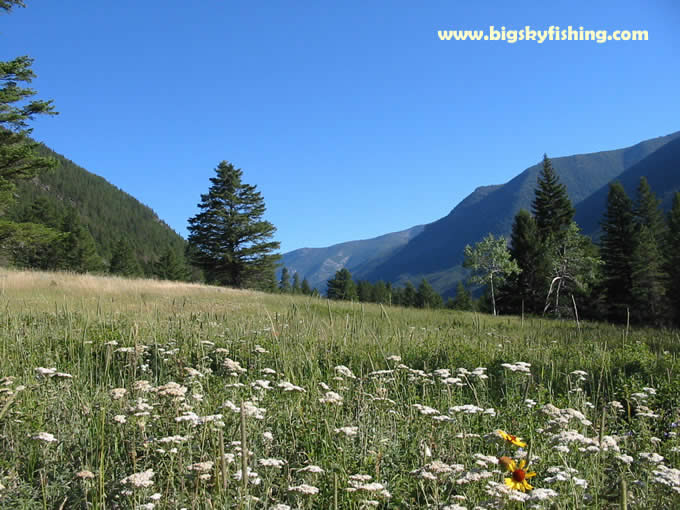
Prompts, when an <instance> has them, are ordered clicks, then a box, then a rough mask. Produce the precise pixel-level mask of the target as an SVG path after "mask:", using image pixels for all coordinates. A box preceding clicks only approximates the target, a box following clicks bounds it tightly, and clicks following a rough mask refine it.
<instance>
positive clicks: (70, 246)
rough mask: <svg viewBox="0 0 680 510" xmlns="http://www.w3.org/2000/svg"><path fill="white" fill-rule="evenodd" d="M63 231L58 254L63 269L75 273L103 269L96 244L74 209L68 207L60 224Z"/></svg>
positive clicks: (102, 262)
mask: <svg viewBox="0 0 680 510" xmlns="http://www.w3.org/2000/svg"><path fill="white" fill-rule="evenodd" d="M61 230H62V231H63V232H64V237H63V241H62V244H61V250H60V251H61V253H60V254H59V259H60V265H61V267H62V268H63V269H68V270H70V271H75V272H77V273H90V272H98V271H104V268H105V265H104V261H103V260H102V258H101V257H100V256H99V253H97V245H96V243H95V241H94V238H93V237H92V234H90V231H89V230H88V229H87V227H86V226H85V225H83V224H82V223H81V222H80V218H78V214H77V213H76V211H75V209H69V210H68V211H67V213H66V215H65V216H64V218H63V220H62V224H61Z"/></svg>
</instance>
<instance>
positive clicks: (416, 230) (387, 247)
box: [277, 225, 423, 293]
mask: <svg viewBox="0 0 680 510" xmlns="http://www.w3.org/2000/svg"><path fill="white" fill-rule="evenodd" d="M422 230H423V226H422V225H418V226H415V227H411V228H409V229H406V230H402V231H400V232H393V233H391V234H385V235H382V236H379V237H375V238H373V239H365V240H361V241H349V242H346V243H340V244H335V245H333V246H329V247H327V248H300V249H298V250H294V251H291V252H288V253H285V254H284V255H283V257H282V259H281V264H282V267H286V268H287V269H288V271H290V274H291V275H293V274H295V273H298V274H299V275H300V279H302V278H307V281H308V282H309V285H310V286H311V287H312V288H316V289H318V290H319V291H320V292H322V293H323V292H326V282H327V281H328V280H329V279H330V278H332V277H333V275H335V272H336V271H338V270H339V269H342V268H343V267H346V268H347V269H349V270H350V271H351V272H352V273H355V272H368V271H370V270H371V269H372V268H373V265H374V264H376V263H379V262H380V261H382V260H383V259H385V258H386V257H388V256H389V255H390V254H391V253H392V252H393V251H394V250H396V249H398V248H399V247H401V246H403V245H405V244H406V243H408V242H409V241H410V240H411V239H413V238H414V237H415V236H417V235H418V234H420V232H422ZM280 276H281V274H280V270H279V274H278V275H277V278H280Z"/></svg>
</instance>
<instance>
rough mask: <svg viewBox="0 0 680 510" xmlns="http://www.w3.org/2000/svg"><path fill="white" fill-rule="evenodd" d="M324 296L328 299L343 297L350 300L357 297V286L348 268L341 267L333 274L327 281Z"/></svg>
mask: <svg viewBox="0 0 680 510" xmlns="http://www.w3.org/2000/svg"><path fill="white" fill-rule="evenodd" d="M327 286H328V287H327V290H326V296H327V297H328V299H343V300H345V301H351V300H355V299H358V297H359V296H358V294H357V287H356V284H355V283H354V280H352V273H350V272H349V269H347V268H342V269H340V270H338V271H336V272H335V276H334V277H333V278H331V279H330V280H328V282H327Z"/></svg>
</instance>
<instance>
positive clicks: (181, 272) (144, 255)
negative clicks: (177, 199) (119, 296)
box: [3, 144, 200, 280]
mask: <svg viewBox="0 0 680 510" xmlns="http://www.w3.org/2000/svg"><path fill="white" fill-rule="evenodd" d="M35 152H36V153H37V154H39V155H40V156H41V157H45V158H49V159H50V160H52V161H53V162H54V165H53V168H52V169H51V170H49V171H46V172H43V173H41V174H40V175H37V176H35V177H33V178H32V179H30V180H22V181H18V182H17V183H16V191H15V195H14V200H13V203H11V204H10V205H9V207H8V208H7V210H6V212H5V215H4V217H5V218H6V219H7V220H9V221H11V222H13V223H16V224H19V225H22V227H21V229H22V230H23V232H24V235H23V236H20V238H19V239H18V240H16V242H11V241H7V240H6V242H5V245H4V248H5V249H4V250H3V257H4V259H5V262H6V263H11V264H13V265H15V266H18V267H34V268H39V269H67V270H73V271H81V272H82V271H91V272H111V273H113V274H122V275H127V276H149V277H151V276H155V277H161V278H162V277H167V276H172V277H173V279H182V280H183V279H189V278H194V279H196V278H200V275H199V273H198V272H197V271H196V270H195V269H192V268H189V267H187V266H186V264H185V263H184V251H185V245H186V242H185V241H184V239H182V237H181V236H180V235H179V234H177V233H176V232H174V231H173V230H172V229H171V228H170V227H169V226H168V225H166V224H165V223H164V222H163V221H162V220H161V219H159V218H158V216H157V215H156V213H155V212H154V211H153V210H151V209H150V208H149V207H147V206H145V205H143V204H141V203H140V202H139V201H138V200H136V199H135V198H134V197H132V196H131V195H129V194H127V193H125V192H124V191H122V190H120V189H118V188H117V187H116V186H114V185H112V184H110V183H109V182H108V181H106V180H105V179H104V178H102V177H99V176H97V175H94V174H92V173H90V172H88V171H87V170H85V169H84V168H82V167H80V166H78V165H76V164H75V163H74V162H72V161H70V160H69V159H67V158H65V157H63V156H61V155H59V154H57V153H55V152H53V151H52V150H50V149H49V148H47V147H45V146H44V145H42V144H41V145H38V146H37V147H36V150H35Z"/></svg>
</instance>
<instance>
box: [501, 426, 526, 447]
mask: <svg viewBox="0 0 680 510" xmlns="http://www.w3.org/2000/svg"><path fill="white" fill-rule="evenodd" d="M496 432H497V433H498V435H499V436H501V437H502V438H503V439H505V440H506V441H507V442H508V443H512V444H514V445H515V446H519V447H521V448H524V447H525V446H526V445H527V444H526V443H525V442H524V441H522V439H521V438H519V437H517V436H513V435H512V434H508V433H507V432H505V431H503V430H501V429H498V430H497V431H496Z"/></svg>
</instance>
